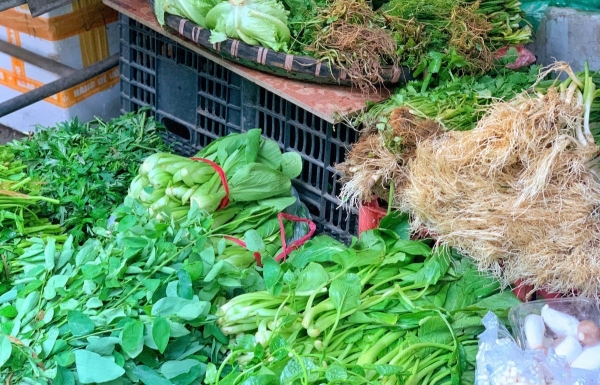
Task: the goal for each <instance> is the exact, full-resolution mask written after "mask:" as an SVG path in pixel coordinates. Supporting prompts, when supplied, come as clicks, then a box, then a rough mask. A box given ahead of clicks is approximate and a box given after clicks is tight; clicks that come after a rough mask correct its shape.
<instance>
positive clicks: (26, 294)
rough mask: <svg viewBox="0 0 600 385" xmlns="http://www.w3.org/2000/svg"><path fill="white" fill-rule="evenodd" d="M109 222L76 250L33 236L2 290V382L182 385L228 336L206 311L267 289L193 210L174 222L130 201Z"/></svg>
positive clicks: (217, 353)
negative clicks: (18, 270) (18, 269)
mask: <svg viewBox="0 0 600 385" xmlns="http://www.w3.org/2000/svg"><path fill="white" fill-rule="evenodd" d="M116 218H117V222H116V224H114V225H113V226H111V227H110V228H104V227H96V228H94V233H95V236H94V237H90V238H88V239H87V241H86V242H85V243H84V244H83V245H81V246H78V245H77V244H76V243H75V242H74V237H73V236H72V235H71V236H70V237H69V239H68V240H67V241H66V242H65V243H64V244H63V245H62V247H60V248H58V247H56V246H57V245H56V242H55V240H54V238H49V239H48V240H47V241H45V240H43V239H40V238H33V239H31V242H32V243H33V245H32V246H31V247H29V248H27V249H26V250H25V251H24V253H23V254H22V255H20V256H19V257H18V259H17V260H16V263H18V264H19V265H20V266H21V273H20V274H17V275H15V276H14V277H12V278H13V279H12V280H11V282H10V283H11V285H10V286H8V285H6V286H2V287H0V289H1V290H0V378H2V379H10V380H11V381H13V382H15V383H27V384H47V383H48V381H49V380H51V381H53V383H55V384H61V385H74V384H80V383H81V384H94V383H110V384H123V385H126V384H133V383H140V382H141V383H143V384H146V385H150V384H152V385H163V384H166V385H169V384H178V385H189V384H198V383H199V381H200V380H201V379H202V378H203V377H204V374H205V371H206V368H207V362H213V363H216V364H220V363H221V362H223V358H224V357H223V353H224V351H225V349H224V347H225V346H226V345H227V344H228V343H229V338H228V337H226V336H225V335H223V333H222V332H221V331H220V329H219V328H218V327H217V325H216V323H215V320H216V317H215V316H214V315H213V314H214V312H215V310H216V308H217V307H218V306H219V305H221V304H223V303H225V301H226V300H227V299H228V298H231V297H232V296H234V295H235V294H237V293H240V292H245V291H256V290H261V289H264V283H263V280H262V278H261V276H260V274H259V273H258V271H257V270H256V268H255V266H254V264H253V263H252V261H251V262H248V261H247V259H244V258H242V260H243V261H242V262H239V260H240V258H234V257H233V256H232V255H231V251H229V249H230V248H231V247H233V249H234V251H235V250H237V251H238V252H239V247H238V246H237V245H233V246H230V245H228V243H227V241H226V239H225V238H224V237H223V236H222V235H221V234H219V235H217V232H216V230H212V227H213V224H214V219H213V218H212V217H210V216H208V215H206V213H205V212H204V211H201V210H198V208H197V207H196V206H192V208H191V210H190V211H189V213H188V217H187V221H185V222H184V223H181V224H178V225H175V224H174V223H164V222H160V221H158V220H157V219H155V218H152V217H149V216H148V213H147V210H146V209H145V208H144V207H143V206H142V205H141V204H140V203H139V202H137V201H135V200H133V199H131V198H127V199H126V200H125V203H124V204H123V205H122V206H120V207H119V209H118V210H117V211H116ZM220 227H221V230H222V229H223V228H224V227H223V226H220ZM246 241H247V242H248V243H250V240H249V239H246ZM255 243H257V242H255ZM258 243H262V240H261V241H260V242H258Z"/></svg>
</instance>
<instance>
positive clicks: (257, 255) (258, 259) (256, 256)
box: [223, 235, 262, 267]
mask: <svg viewBox="0 0 600 385" xmlns="http://www.w3.org/2000/svg"><path fill="white" fill-rule="evenodd" d="M223 238H225V239H227V240H228V241H231V242H233V243H235V244H237V245H239V246H242V247H246V248H248V246H246V242H244V241H242V240H241V239H238V238H236V237H232V236H229V235H226V236H224V237H223ZM254 259H255V260H256V264H257V265H258V267H262V257H261V256H260V253H259V252H258V251H255V252H254Z"/></svg>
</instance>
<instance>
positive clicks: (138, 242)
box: [121, 237, 148, 249]
mask: <svg viewBox="0 0 600 385" xmlns="http://www.w3.org/2000/svg"><path fill="white" fill-rule="evenodd" d="M121 242H122V246H123V247H124V248H126V249H128V248H132V249H143V248H144V247H146V246H148V240H147V239H145V238H140V237H125V238H123V240H122V241H121Z"/></svg>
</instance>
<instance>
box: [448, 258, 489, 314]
mask: <svg viewBox="0 0 600 385" xmlns="http://www.w3.org/2000/svg"><path fill="white" fill-rule="evenodd" d="M457 269H458V270H459V271H458V273H459V274H460V275H461V277H460V279H459V280H458V281H455V282H452V283H450V285H449V288H448V293H447V295H446V300H445V302H444V309H446V310H447V311H449V312H455V311H458V310H460V309H465V308H467V307H469V306H471V305H473V304H475V303H476V302H477V301H479V300H480V299H483V298H486V297H489V296H490V295H492V294H493V293H494V292H496V291H498V290H499V287H500V286H499V284H498V282H497V281H496V280H495V279H494V278H492V277H490V276H488V275H485V274H482V273H480V272H479V271H478V270H477V268H476V267H475V266H474V265H473V264H472V263H471V262H469V261H468V260H467V259H466V258H465V259H463V260H461V263H460V264H459V266H458V267H457Z"/></svg>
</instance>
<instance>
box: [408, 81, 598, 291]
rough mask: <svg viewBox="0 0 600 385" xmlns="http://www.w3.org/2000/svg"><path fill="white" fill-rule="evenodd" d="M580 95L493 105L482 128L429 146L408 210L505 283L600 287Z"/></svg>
mask: <svg viewBox="0 0 600 385" xmlns="http://www.w3.org/2000/svg"><path fill="white" fill-rule="evenodd" d="M576 99H577V98H575V97H570V96H569V95H564V94H559V93H558V92H556V91H553V90H550V91H549V92H548V93H547V95H546V96H543V97H538V96H533V97H530V96H528V95H526V94H523V95H520V96H518V97H517V98H516V99H514V100H513V101H511V102H500V103H496V104H494V105H493V106H492V107H491V109H490V110H489V111H488V113H487V114H486V116H485V117H484V118H483V119H482V120H481V121H480V122H479V124H478V126H477V128H475V129H474V130H472V131H467V132H449V133H446V134H444V135H443V136H441V137H438V138H434V139H431V140H428V141H425V142H423V143H421V144H420V145H419V147H418V149H417V151H416V156H415V157H414V160H413V162H412V163H411V165H410V175H409V177H410V184H409V185H408V186H407V188H406V189H405V190H404V191H403V194H402V197H401V199H402V202H403V204H402V208H403V209H404V210H408V211H410V212H411V213H413V215H414V216H415V221H416V223H415V226H421V225H424V226H426V227H427V228H429V229H431V230H432V231H434V232H435V233H438V234H440V238H439V241H441V242H444V243H446V244H449V245H451V246H454V247H456V248H458V249H459V250H460V251H462V252H463V253H465V254H467V255H469V256H471V257H472V258H474V260H475V261H476V262H477V263H478V267H479V268H480V269H482V270H486V271H490V272H492V273H494V274H495V275H496V276H498V277H499V278H501V280H502V282H503V283H504V284H510V283H514V282H516V281H517V280H519V279H523V280H524V283H525V284H533V285H534V286H535V287H536V288H546V289H549V290H551V291H556V292H563V293H568V292H571V291H573V290H575V291H577V292H579V293H581V294H582V295H595V294H597V293H598V291H599V288H600V226H599V223H600V222H599V219H600V218H599V216H600V215H599V207H600V184H599V183H598V181H597V179H596V178H595V177H594V175H593V174H592V173H591V172H590V171H588V168H587V163H588V162H589V161H590V159H593V158H594V157H595V156H596V154H597V152H598V148H597V147H596V146H595V145H592V144H587V145H585V144H582V143H581V142H580V141H578V140H577V139H576V135H575V127H577V126H578V125H580V124H581V116H582V110H581V106H580V105H579V104H578V102H577V100H576Z"/></svg>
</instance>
